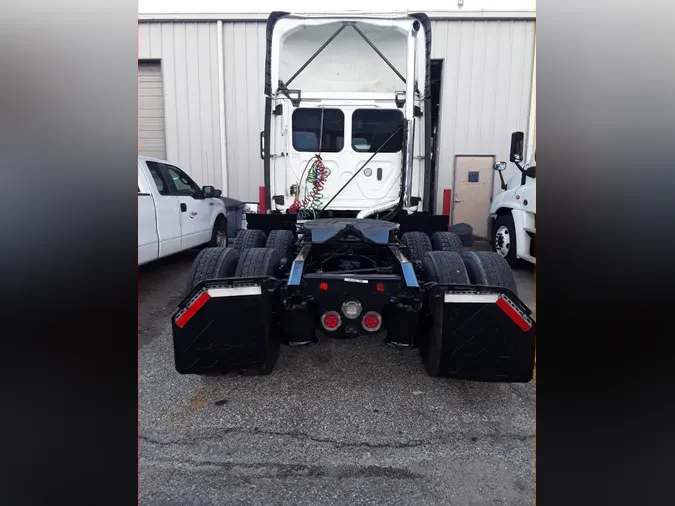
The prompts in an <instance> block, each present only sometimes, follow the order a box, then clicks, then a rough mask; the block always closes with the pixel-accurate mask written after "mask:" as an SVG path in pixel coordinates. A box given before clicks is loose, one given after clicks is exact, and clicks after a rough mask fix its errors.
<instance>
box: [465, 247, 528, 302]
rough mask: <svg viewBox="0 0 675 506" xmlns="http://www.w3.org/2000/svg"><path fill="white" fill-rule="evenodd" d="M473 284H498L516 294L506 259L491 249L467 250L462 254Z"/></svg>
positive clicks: (514, 282)
mask: <svg viewBox="0 0 675 506" xmlns="http://www.w3.org/2000/svg"><path fill="white" fill-rule="evenodd" d="M462 260H464V265H465V266H466V271H467V272H468V274H469V279H470V280H471V283H473V284H474V285H486V286H500V287H503V288H508V289H509V290H511V291H512V292H513V293H514V294H516V295H518V287H517V285H516V278H514V277H513V271H512V270H511V267H509V264H508V262H507V261H506V259H505V258H504V257H503V256H501V255H500V254H499V253H495V252H493V251H468V252H466V253H464V254H463V255H462Z"/></svg>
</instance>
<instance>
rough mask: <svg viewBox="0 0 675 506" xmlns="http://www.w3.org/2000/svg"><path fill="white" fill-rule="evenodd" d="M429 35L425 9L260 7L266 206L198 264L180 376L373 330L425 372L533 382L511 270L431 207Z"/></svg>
mask: <svg viewBox="0 0 675 506" xmlns="http://www.w3.org/2000/svg"><path fill="white" fill-rule="evenodd" d="M430 37H431V30H430V23H429V20H428V18H427V17H426V16H425V15H423V14H419V15H406V16H399V17H396V18H386V19H384V18H377V17H376V16H362V17H340V18H338V17H331V16H315V17H306V16H294V15H289V14H287V13H273V14H272V15H271V16H270V18H269V21H268V31H267V57H266V84H265V97H264V99H265V102H266V114H265V130H264V131H263V132H261V156H262V157H263V159H264V161H265V189H264V191H263V192H262V193H263V194H264V196H265V198H264V199H263V200H262V201H261V203H260V204H261V208H263V210H264V211H265V212H261V213H258V214H249V215H247V224H248V229H247V230H243V231H242V232H240V234H239V235H238V236H237V238H236V240H235V242H234V244H232V245H231V247H228V248H208V249H206V250H204V251H202V252H201V253H200V254H199V256H198V257H197V259H196V260H195V263H194V265H193V269H192V271H191V273H190V276H189V281H188V286H187V287H186V295H185V298H184V299H183V300H182V301H181V303H180V304H179V307H178V310H177V311H176V313H175V314H174V315H173V317H172V325H173V337H174V352H175V360H176V368H177V370H178V371H179V372H180V373H183V374H193V373H194V374H203V373H209V372H217V373H225V372H230V371H238V370H242V369H254V370H257V371H258V372H260V373H262V374H269V373H270V372H271V371H272V370H273V368H274V365H275V363H276V360H277V356H278V352H279V345H280V344H281V343H283V344H286V345H292V346H302V345H311V344H314V343H316V342H317V341H318V340H319V339H321V338H340V339H351V338H368V337H369V336H372V337H376V338H381V339H382V341H383V342H384V343H386V344H388V345H389V346H390V347H393V348H396V349H401V350H412V349H418V350H419V351H420V354H421V358H422V361H423V362H424V364H425V367H426V370H427V372H428V373H429V374H430V375H432V376H444V377H453V378H461V379H472V380H478V381H513V382H516V381H517V382H521V381H529V380H530V379H531V378H532V371H533V363H534V346H535V344H534V341H535V322H534V320H533V319H532V316H531V312H530V311H529V309H528V308H527V307H526V306H525V305H524V304H523V303H522V302H521V301H520V300H519V298H518V296H517V288H516V285H515V280H514V278H513V273H512V272H511V270H510V268H509V267H508V265H507V264H506V263H505V261H504V259H503V258H502V257H500V256H499V255H498V254H496V253H492V252H469V251H464V250H463V248H462V245H461V241H460V240H459V238H458V237H457V236H456V235H455V234H452V233H451V232H448V218H447V216H434V215H433V213H431V212H430V210H431V209H432V207H433V206H432V205H431V204H432V202H431V195H432V194H433V193H434V192H433V188H432V185H431V183H430V182H431V181H432V179H433V178H432V177H430V176H431V173H430V171H431V166H430V156H429V155H430V149H431V148H430V137H429V133H430V128H429V125H430V123H429V120H430V114H427V111H429V110H430V107H429V98H428V97H429V93H428V88H429V85H428V81H429V80H428V73H429V64H430V60H429V58H430V47H431V46H430V44H431V38H430ZM385 353H386V352H383V355H382V356H383V357H386V354H385Z"/></svg>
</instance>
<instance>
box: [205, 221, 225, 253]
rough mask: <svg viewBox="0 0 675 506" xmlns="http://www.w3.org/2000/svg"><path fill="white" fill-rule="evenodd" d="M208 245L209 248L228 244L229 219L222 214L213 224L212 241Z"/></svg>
mask: <svg viewBox="0 0 675 506" xmlns="http://www.w3.org/2000/svg"><path fill="white" fill-rule="evenodd" d="M207 246H208V247H209V248H225V247H226V246H227V220H225V216H223V215H222V214H219V215H218V217H217V218H216V222H215V223H214V224H213V231H212V232H211V241H210V242H209V243H208V244H207Z"/></svg>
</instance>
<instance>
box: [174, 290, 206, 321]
mask: <svg viewBox="0 0 675 506" xmlns="http://www.w3.org/2000/svg"><path fill="white" fill-rule="evenodd" d="M210 298H211V296H210V295H209V294H208V293H207V292H204V293H202V294H201V295H200V296H199V297H197V298H196V299H195V301H194V302H193V303H192V304H190V305H189V306H188V307H187V308H186V309H185V312H184V313H183V314H182V315H180V316H179V317H178V318H176V325H178V326H179V327H180V328H183V327H185V325H186V324H187V322H189V321H190V319H191V318H192V317H193V316H194V315H196V314H197V311H199V310H200V309H201V308H202V307H204V304H206V303H207V302H208V301H209V299H210Z"/></svg>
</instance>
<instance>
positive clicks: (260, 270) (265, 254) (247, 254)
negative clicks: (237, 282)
mask: <svg viewBox="0 0 675 506" xmlns="http://www.w3.org/2000/svg"><path fill="white" fill-rule="evenodd" d="M280 261H281V258H280V257H279V254H278V253H277V252H276V251H275V250H273V249H271V248H250V249H247V250H244V251H243V252H242V254H241V256H240V257H239V263H238V264H237V268H236V269H235V271H234V276H235V277H237V278H253V277H262V276H274V275H275V274H276V271H277V269H278V268H279V262H280Z"/></svg>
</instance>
